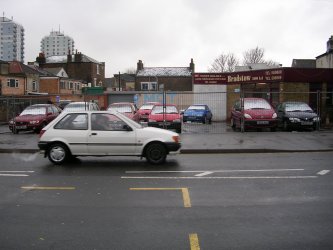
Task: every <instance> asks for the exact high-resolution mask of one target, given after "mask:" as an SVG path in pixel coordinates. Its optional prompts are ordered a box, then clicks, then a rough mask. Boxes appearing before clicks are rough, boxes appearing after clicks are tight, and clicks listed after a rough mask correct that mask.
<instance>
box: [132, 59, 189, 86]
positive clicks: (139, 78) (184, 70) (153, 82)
mask: <svg viewBox="0 0 333 250" xmlns="http://www.w3.org/2000/svg"><path fill="white" fill-rule="evenodd" d="M194 67H195V65H194V62H193V59H191V62H190V64H189V67H144V65H143V62H142V61H141V60H139V61H138V63H137V73H136V79H135V90H136V91H159V90H165V91H192V74H193V73H194Z"/></svg>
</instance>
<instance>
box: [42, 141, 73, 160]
mask: <svg viewBox="0 0 333 250" xmlns="http://www.w3.org/2000/svg"><path fill="white" fill-rule="evenodd" d="M47 157H48V158H49V160H50V161H51V162H52V163H54V164H56V165H60V164H62V163H64V162H65V161H66V160H67V158H68V157H69V151H68V149H67V147H66V146H65V145H64V144H62V143H55V144H52V145H51V146H50V148H49V149H48V152H47Z"/></svg>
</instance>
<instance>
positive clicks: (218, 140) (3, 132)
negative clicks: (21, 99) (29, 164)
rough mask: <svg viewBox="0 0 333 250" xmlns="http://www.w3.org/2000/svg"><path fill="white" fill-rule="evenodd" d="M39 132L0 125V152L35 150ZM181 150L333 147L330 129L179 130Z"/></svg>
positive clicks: (220, 151)
mask: <svg viewBox="0 0 333 250" xmlns="http://www.w3.org/2000/svg"><path fill="white" fill-rule="evenodd" d="M38 139H39V138H38V134H34V133H32V132H21V133H19V134H12V133H11V132H10V131H9V129H8V127H7V126H3V125H0V153H11V152H18V153H35V152H37V151H38V146H37V143H38ZM181 140H182V148H181V153H183V154H195V153H198V154H199V153H268V152H320V151H323V152H325V151H333V131H319V132H318V131H312V132H245V133H241V132H233V131H228V130H227V131H226V132H223V133H218V134H213V133H211V134H209V133H206V134H198V133H184V134H181Z"/></svg>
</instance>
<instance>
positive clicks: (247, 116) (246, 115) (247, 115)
mask: <svg viewBox="0 0 333 250" xmlns="http://www.w3.org/2000/svg"><path fill="white" fill-rule="evenodd" d="M244 117H245V118H247V119H252V117H251V116H250V115H249V114H244Z"/></svg>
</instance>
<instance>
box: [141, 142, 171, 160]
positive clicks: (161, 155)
mask: <svg viewBox="0 0 333 250" xmlns="http://www.w3.org/2000/svg"><path fill="white" fill-rule="evenodd" d="M166 156H167V151H166V148H165V146H164V145H163V144H161V143H157V142H155V143H151V144H149V145H148V146H147V148H146V150H145V157H146V159H147V161H148V162H149V163H150V164H154V165H157V164H162V163H164V162H165V159H166Z"/></svg>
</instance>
